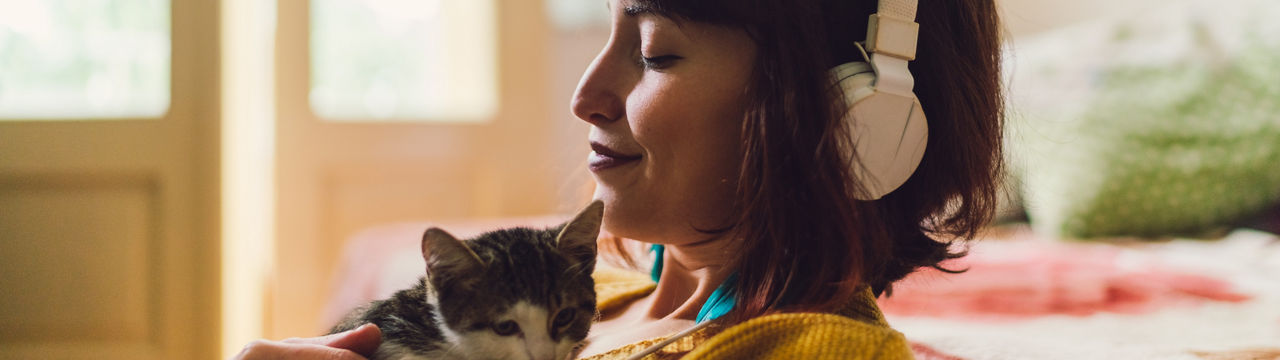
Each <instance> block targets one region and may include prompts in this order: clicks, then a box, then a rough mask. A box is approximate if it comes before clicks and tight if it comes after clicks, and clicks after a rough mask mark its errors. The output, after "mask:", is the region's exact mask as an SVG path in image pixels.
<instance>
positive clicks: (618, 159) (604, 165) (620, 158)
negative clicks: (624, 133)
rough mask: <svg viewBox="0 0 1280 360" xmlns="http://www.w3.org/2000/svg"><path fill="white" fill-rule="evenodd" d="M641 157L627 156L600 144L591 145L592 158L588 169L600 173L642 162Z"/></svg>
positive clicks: (588, 159)
mask: <svg viewBox="0 0 1280 360" xmlns="http://www.w3.org/2000/svg"><path fill="white" fill-rule="evenodd" d="M640 157H641V156H640V155H626V154H623V153H620V152H618V151H616V150H613V149H610V148H609V147H608V146H604V144H601V143H598V142H592V143H591V156H590V157H588V158H587V168H588V169H591V172H600V171H604V170H606V169H609V168H613V167H617V166H622V165H626V164H629V163H632V162H634V161H636V160H640Z"/></svg>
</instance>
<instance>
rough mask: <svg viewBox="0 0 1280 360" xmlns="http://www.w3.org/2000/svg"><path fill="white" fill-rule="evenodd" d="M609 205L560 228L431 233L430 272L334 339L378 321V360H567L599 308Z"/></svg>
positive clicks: (425, 244)
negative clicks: (599, 268)
mask: <svg viewBox="0 0 1280 360" xmlns="http://www.w3.org/2000/svg"><path fill="white" fill-rule="evenodd" d="M603 207H604V206H603V204H602V203H601V202H599V201H596V202H593V203H591V205H588V206H587V208H586V209H583V210H582V212H580V213H579V214H578V215H577V216H575V217H574V218H573V220H570V221H569V222H567V223H565V224H564V225H560V226H558V227H555V228H551V229H546V230H534V229H529V228H512V229H505V230H497V231H492V232H489V233H485V234H482V235H480V236H478V237H476V238H473V239H470V240H468V241H459V240H458V239H456V238H454V237H453V236H452V235H449V233H447V232H445V231H444V230H440V229H438V228H434V227H433V228H431V229H428V230H427V231H426V233H425V234H423V237H422V254H423V257H424V258H425V259H426V260H427V275H426V276H424V277H423V278H422V279H420V280H419V281H418V284H417V285H416V286H414V287H412V288H409V289H405V290H401V291H399V292H397V293H395V295H392V296H391V298H388V299H385V300H377V301H374V302H372V303H370V304H368V305H366V306H364V307H361V308H359V309H356V310H355V311H353V312H352V313H351V314H349V315H348V316H347V318H346V320H343V321H342V322H341V323H340V324H338V325H337V326H335V327H334V328H333V330H332V331H331V333H337V332H341V331H346V330H350V329H354V328H356V327H359V326H360V325H362V324H364V323H370V322H371V323H374V324H377V325H378V327H379V328H381V329H382V345H381V346H379V347H378V350H377V352H376V353H375V354H374V355H373V357H372V359H374V360H377V359H404V360H409V359H414V360H417V359H537V360H563V359H565V358H567V357H569V355H570V353H571V352H573V350H574V348H575V347H576V346H577V345H578V344H579V343H580V342H581V341H582V340H583V339H584V338H586V336H587V330H588V329H589V328H590V326H591V320H592V319H593V318H594V317H595V312H596V294H595V289H594V281H592V279H591V272H592V271H593V269H594V268H595V257H596V236H597V235H598V234H599V232H600V217H601V215H602V213H603Z"/></svg>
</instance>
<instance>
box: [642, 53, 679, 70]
mask: <svg viewBox="0 0 1280 360" xmlns="http://www.w3.org/2000/svg"><path fill="white" fill-rule="evenodd" d="M680 59H683V57H680V56H679V55H662V56H653V57H641V58H640V66H642V67H644V68H645V69H647V70H663V69H666V68H669V67H671V66H672V65H675V62H676V60H680Z"/></svg>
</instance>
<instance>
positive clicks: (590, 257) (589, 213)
mask: <svg viewBox="0 0 1280 360" xmlns="http://www.w3.org/2000/svg"><path fill="white" fill-rule="evenodd" d="M603 217H604V203H603V202H601V201H600V200H596V201H592V202H591V204H590V205H587V207H586V208H585V209H582V211H580V212H578V215H576V216H574V217H573V220H569V222H568V223H565V224H564V227H563V228H561V229H560V234H559V235H556V248H557V249H558V250H560V252H561V253H563V254H565V255H566V256H569V258H571V259H574V260H576V261H578V262H579V263H586V262H591V264H592V265H594V261H595V259H596V238H597V237H599V236H600V221H601V219H602V218H603Z"/></svg>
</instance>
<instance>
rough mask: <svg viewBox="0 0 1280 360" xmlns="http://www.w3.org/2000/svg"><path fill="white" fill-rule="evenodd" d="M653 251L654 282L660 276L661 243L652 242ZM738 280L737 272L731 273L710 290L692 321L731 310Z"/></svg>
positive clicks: (712, 316) (696, 321) (662, 251)
mask: <svg viewBox="0 0 1280 360" xmlns="http://www.w3.org/2000/svg"><path fill="white" fill-rule="evenodd" d="M649 249H650V251H652V252H653V268H652V270H650V271H649V277H650V278H652V279H653V281H654V282H658V279H659V278H661V277H662V259H663V255H664V253H665V248H663V246H662V245H657V244H654V245H653V246H652V247H650V248H649ZM737 282H738V274H736V273H735V274H731V275H729V277H728V278H726V279H724V282H722V283H720V286H717V287H716V290H715V291H712V292H711V297H709V298H707V302H706V303H703V304H702V309H699V310H698V317H696V318H694V323H699V324H700V323H703V322H706V321H709V320H715V319H716V318H719V317H721V316H724V314H728V313H729V311H731V310H733V305H734V304H735V303H737V299H734V297H733V287H734V284H736V283H737Z"/></svg>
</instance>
